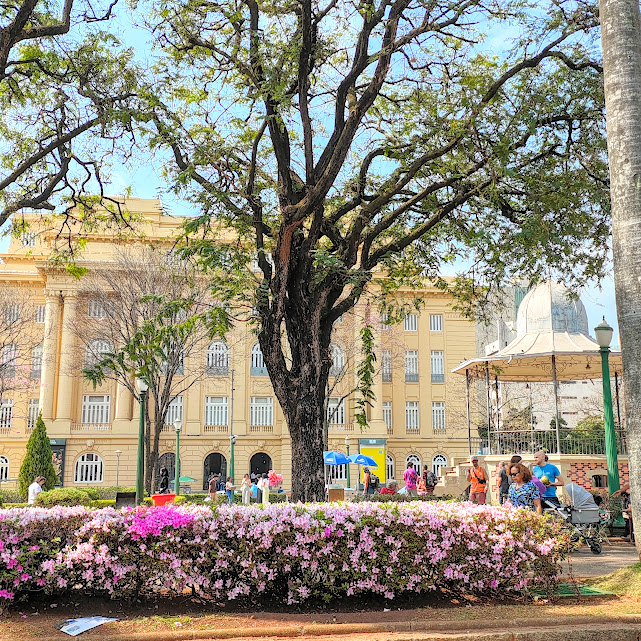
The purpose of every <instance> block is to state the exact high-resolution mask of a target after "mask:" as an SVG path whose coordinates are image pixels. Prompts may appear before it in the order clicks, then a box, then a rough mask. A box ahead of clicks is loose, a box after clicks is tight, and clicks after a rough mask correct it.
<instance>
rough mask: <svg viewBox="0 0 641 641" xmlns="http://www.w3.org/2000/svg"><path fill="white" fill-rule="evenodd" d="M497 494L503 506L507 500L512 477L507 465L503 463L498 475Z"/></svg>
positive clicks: (500, 464)
mask: <svg viewBox="0 0 641 641" xmlns="http://www.w3.org/2000/svg"><path fill="white" fill-rule="evenodd" d="M497 476H498V478H497V485H496V493H497V494H498V495H499V504H500V505H503V503H504V502H505V500H506V499H507V492H508V490H509V489H510V476H509V474H508V471H507V463H506V462H505V461H501V463H499V469H498V474H497Z"/></svg>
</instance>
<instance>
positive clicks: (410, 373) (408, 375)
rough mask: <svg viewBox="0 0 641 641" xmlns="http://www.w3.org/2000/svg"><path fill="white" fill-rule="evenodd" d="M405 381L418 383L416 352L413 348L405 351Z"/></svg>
mask: <svg viewBox="0 0 641 641" xmlns="http://www.w3.org/2000/svg"><path fill="white" fill-rule="evenodd" d="M405 382H406V383H418V352H417V351H416V350H414V349H412V350H408V351H407V352H405Z"/></svg>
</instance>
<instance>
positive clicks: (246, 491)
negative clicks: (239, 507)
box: [240, 474, 252, 505]
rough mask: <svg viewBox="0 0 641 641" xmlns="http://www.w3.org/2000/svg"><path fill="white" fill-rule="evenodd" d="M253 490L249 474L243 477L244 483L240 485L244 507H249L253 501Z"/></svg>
mask: <svg viewBox="0 0 641 641" xmlns="http://www.w3.org/2000/svg"><path fill="white" fill-rule="evenodd" d="M251 495H252V488H251V483H250V481H249V474H245V476H243V482H242V483H241V484H240V496H241V499H242V501H243V505H249V502H250V501H251Z"/></svg>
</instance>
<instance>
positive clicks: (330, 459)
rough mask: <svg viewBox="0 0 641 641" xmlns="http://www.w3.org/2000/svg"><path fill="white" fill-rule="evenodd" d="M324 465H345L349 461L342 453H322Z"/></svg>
mask: <svg viewBox="0 0 641 641" xmlns="http://www.w3.org/2000/svg"><path fill="white" fill-rule="evenodd" d="M323 461H325V465H346V464H347V463H349V459H348V458H347V457H346V456H345V454H343V453H342V452H323Z"/></svg>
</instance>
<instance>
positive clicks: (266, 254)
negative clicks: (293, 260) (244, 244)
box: [252, 252, 274, 272]
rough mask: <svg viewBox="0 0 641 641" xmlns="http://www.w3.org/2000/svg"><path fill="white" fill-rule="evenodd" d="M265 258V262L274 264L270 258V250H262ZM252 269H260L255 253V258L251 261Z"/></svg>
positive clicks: (256, 270)
mask: <svg viewBox="0 0 641 641" xmlns="http://www.w3.org/2000/svg"><path fill="white" fill-rule="evenodd" d="M264 254H265V258H266V259H267V262H268V263H269V264H270V265H271V266H272V267H273V266H274V259H273V258H272V254H271V252H264ZM252 270H253V271H255V272H259V271H261V269H260V265H259V264H258V255H256V258H254V260H253V262H252Z"/></svg>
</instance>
